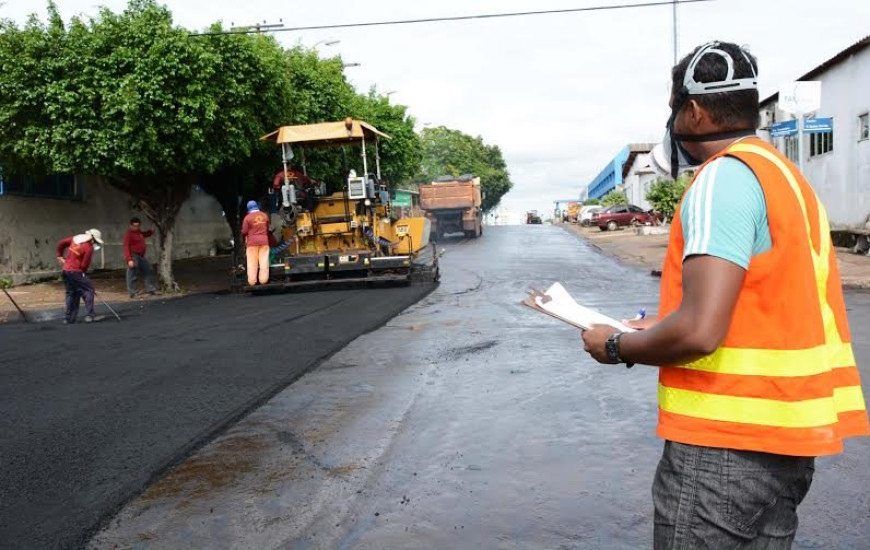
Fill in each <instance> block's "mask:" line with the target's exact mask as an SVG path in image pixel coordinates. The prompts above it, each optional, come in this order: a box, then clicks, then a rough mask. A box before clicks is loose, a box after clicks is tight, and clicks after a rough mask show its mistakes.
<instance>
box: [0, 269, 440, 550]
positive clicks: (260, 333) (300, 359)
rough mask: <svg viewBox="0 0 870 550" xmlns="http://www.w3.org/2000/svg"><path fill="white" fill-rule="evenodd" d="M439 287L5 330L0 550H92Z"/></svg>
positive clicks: (245, 300) (209, 300) (186, 308)
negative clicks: (218, 447)
mask: <svg viewBox="0 0 870 550" xmlns="http://www.w3.org/2000/svg"><path fill="white" fill-rule="evenodd" d="M430 288H431V287H425V286H414V287H406V288H391V289H373V290H369V291H367V292H366V291H362V290H355V291H331V292H322V293H307V294H294V295H286V294H285V295H278V296H264V297H250V296H216V295H199V296H193V297H188V298H183V299H179V300H170V301H165V302H164V303H151V304H149V305H145V306H143V307H142V309H139V308H138V306H137V307H136V308H135V309H134V310H133V311H129V310H128V311H125V314H124V315H125V320H124V321H123V322H122V323H118V322H116V321H115V320H113V319H110V320H106V321H103V322H101V323H97V324H93V325H85V324H77V325H70V326H64V325H61V324H60V322H58V321H55V322H50V323H41V324H35V325H23V324H20V325H14V326H0V379H2V381H3V382H2V384H0V548H3V549H6V548H10V549H16V550H19V549H25V548H38V549H44V548H71V547H80V546H81V545H83V544H84V543H85V542H86V540H87V537H88V536H89V535H90V534H91V533H92V532H93V531H94V530H95V529H96V528H97V527H98V525H99V522H100V520H101V519H102V518H106V517H108V516H110V515H111V514H112V513H113V512H114V511H115V510H116V509H118V507H120V506H121V505H122V504H123V503H124V502H125V501H127V500H129V499H130V498H131V497H133V496H134V495H135V494H137V493H138V492H140V491H141V490H142V488H143V487H144V486H145V484H146V483H147V482H149V481H150V480H151V479H152V478H153V476H154V475H155V474H156V473H159V472H161V471H163V470H165V469H166V468H167V467H169V466H171V465H173V464H174V463H175V462H177V461H178V459H179V458H180V457H183V456H186V455H187V454H188V453H189V452H190V451H191V450H192V449H194V448H196V447H197V446H199V445H201V444H202V443H203V442H204V441H208V440H210V439H211V438H212V437H213V436H214V434H215V433H216V432H218V431H219V430H222V429H223V428H224V427H226V426H227V425H228V424H229V423H231V422H232V421H233V420H235V419H237V418H238V417H239V416H240V415H242V414H243V413H245V412H247V411H249V410H250V409H251V408H252V407H255V406H256V405H258V404H260V403H262V402H263V400H265V399H267V398H269V397H270V396H272V395H273V394H274V393H275V392H276V391H278V390H280V389H282V388H283V387H285V386H286V385H287V384H288V383H289V382H290V381H292V380H294V379H295V378H297V377H298V376H299V375H300V374H301V373H303V372H304V371H305V370H306V369H308V368H310V367H311V366H312V365H314V364H316V362H317V361H319V360H321V359H322V358H324V357H326V356H328V355H329V354H331V353H333V352H335V351H337V350H339V349H341V348H342V347H343V346H344V345H345V344H346V343H347V342H349V341H351V340H353V339H354V338H356V337H357V336H358V335H360V334H363V333H365V332H367V331H369V330H372V329H374V328H376V327H378V326H380V325H381V324H383V323H384V322H385V321H387V320H388V319H390V318H391V317H392V316H393V315H395V314H396V313H398V312H400V311H402V310H403V309H405V308H406V307H407V306H408V305H410V304H413V303H414V302H416V301H417V300H418V299H419V298H420V297H421V296H423V295H425V294H426V292H428V291H429V290H430ZM128 305H129V304H128Z"/></svg>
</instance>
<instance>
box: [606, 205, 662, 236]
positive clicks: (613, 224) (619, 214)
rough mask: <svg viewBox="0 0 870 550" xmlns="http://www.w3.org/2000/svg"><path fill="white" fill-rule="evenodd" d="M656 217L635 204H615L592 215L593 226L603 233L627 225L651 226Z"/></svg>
mask: <svg viewBox="0 0 870 550" xmlns="http://www.w3.org/2000/svg"><path fill="white" fill-rule="evenodd" d="M654 221H655V217H654V216H653V215H652V214H650V213H649V212H646V211H645V210H644V209H643V208H640V207H639V206H635V205H633V204H615V205H613V206H609V207H607V208H605V209H604V210H602V211H601V212H598V213H596V214H593V215H592V224H593V225H597V226H598V228H599V229H600V230H602V231H616V230H617V229H618V228H619V227H625V226H627V225H651V224H652V223H653V222H654Z"/></svg>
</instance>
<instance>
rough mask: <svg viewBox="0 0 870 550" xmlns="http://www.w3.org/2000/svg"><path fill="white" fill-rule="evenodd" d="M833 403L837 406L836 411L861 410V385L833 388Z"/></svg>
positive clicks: (862, 408)
mask: <svg viewBox="0 0 870 550" xmlns="http://www.w3.org/2000/svg"><path fill="white" fill-rule="evenodd" d="M834 403H835V404H836V406H837V412H838V413H843V412H849V411H863V410H864V409H865V408H866V407H865V405H864V392H862V391H861V386H849V387H848V388H834Z"/></svg>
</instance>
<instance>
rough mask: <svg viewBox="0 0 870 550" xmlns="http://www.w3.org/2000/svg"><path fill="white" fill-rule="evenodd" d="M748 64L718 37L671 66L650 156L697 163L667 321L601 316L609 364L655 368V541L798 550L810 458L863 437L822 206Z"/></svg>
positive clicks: (671, 266)
mask: <svg viewBox="0 0 870 550" xmlns="http://www.w3.org/2000/svg"><path fill="white" fill-rule="evenodd" d="M757 75H758V71H757V64H756V60H755V58H754V57H753V56H752V55H751V54H750V53H749V52H748V51H747V50H746V49H744V48H742V47H740V46H737V45H736V44H730V43H725V42H711V43H708V44H705V45H703V46H700V47H698V48H696V49H695V50H694V52H693V53H692V54H691V55H689V56H687V57H686V58H684V59H683V60H682V61H681V62H680V63H679V64H677V65H676V66H675V67H674V68H673V71H672V78H673V82H672V92H671V100H670V106H671V117H670V120H669V122H668V126H667V132H666V134H665V138H664V141H663V144H662V145H661V146H659V147H658V148H656V150H654V151H653V153H652V160H653V164H654V165H657V166H660V167H662V168H666V169H668V170H669V171H670V176H671V177H674V178H676V176H677V175H678V173H679V172H680V171H682V170H683V169H686V168H690V167H697V166H700V168H698V169H697V171H696V172H695V175H694V179H693V180H692V183H691V184H690V185H689V187H688V188H687V190H686V192H685V194H684V195H683V199H682V203H681V205H680V207H679V208H678V210H677V213H676V215H675V217H674V219H673V223H672V225H671V234H670V242H669V244H668V251H667V257H666V260H665V265H664V270H663V274H662V282H661V298H660V300H661V301H660V305H659V315H658V319H657V320H654V321H650V322H637V323H635V327H634V328H638V329H643V330H638V331H636V332H624V333H620V332H618V331H616V330H615V329H613V328H612V327H607V326H595V327H593V328H592V329H591V330H588V331H585V332H584V333H583V340H584V342H585V349H586V351H588V352H589V353H590V354H591V355H592V357H593V358H595V359H596V360H597V361H599V362H601V363H608V364H617V363H629V364H632V363H642V364H646V365H657V366H659V367H660V368H659V384H658V401H659V422H658V430H657V432H658V435H659V436H660V437H662V438H663V439H664V440H665V445H664V451H663V454H662V457H661V460H660V461H659V465H658V469H657V471H656V475H655V480H654V482H653V503H654V507H655V521H654V523H655V526H654V540H655V544H654V546H655V548H661V549H664V548H729V549H733V548H759V549H760V548H765V549H785V548H790V547H791V544H792V541H793V539H794V536H795V532H796V529H797V524H798V517H797V507H798V505H799V504H800V503H801V501H802V500H803V498H804V496H805V495H806V494H807V492H808V490H809V488H810V483H811V482H812V479H813V472H814V466H815V463H814V457H817V456H822V455H832V454H837V453H840V452H842V450H843V440H844V439H845V438H847V437H851V436H860V435H868V434H870V429H868V421H867V413H866V409H865V404H864V399H863V395H862V392H861V386H860V380H859V375H858V370H857V368H856V366H855V358H854V355H853V353H852V347H851V344H850V341H851V340H850V334H849V324H848V320H847V318H846V308H845V306H844V302H843V293H842V289H841V283H840V275H839V271H838V268H837V258H836V255H835V253H834V248H833V246H832V244H831V237H830V228H829V226H828V219H827V215H826V213H825V209H824V206H823V205H822V204H821V202H820V201H819V200H818V198H817V196H816V194H815V192H814V191H813V188H812V187H811V186H810V184H809V183H808V182H807V180H806V179H805V178H804V177H803V175H802V174H801V173H800V172H799V170H798V169H797V167H796V166H795V165H794V164H792V162H790V161H789V160H788V159H787V158H786V157H784V156H783V155H782V154H780V153H779V152H778V151H777V150H776V149H774V148H773V147H771V146H770V145H768V144H767V143H765V142H763V141H762V140H760V139H758V138H757V137H756V136H755V131H756V129H757V127H758V117H759V109H758V82H757Z"/></svg>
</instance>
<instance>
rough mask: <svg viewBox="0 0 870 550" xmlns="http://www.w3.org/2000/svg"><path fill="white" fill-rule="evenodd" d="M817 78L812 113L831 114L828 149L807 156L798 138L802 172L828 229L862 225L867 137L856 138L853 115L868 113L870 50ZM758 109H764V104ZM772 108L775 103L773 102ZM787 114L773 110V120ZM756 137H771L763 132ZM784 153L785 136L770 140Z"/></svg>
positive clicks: (869, 202)
mask: <svg viewBox="0 0 870 550" xmlns="http://www.w3.org/2000/svg"><path fill="white" fill-rule="evenodd" d="M816 79H817V80H820V81H821V82H822V101H821V108H820V109H819V111H818V113H817V114H816V116H817V117H819V118H821V117H833V119H834V148H833V150H832V151H831V152H829V153H825V154H823V155H820V156H816V157H810V156H809V151H810V141H809V136H804V158H805V159H806V164H805V166H806V168H805V174H804V175H805V176H806V177H807V179H808V180H809V182H810V184H812V186H813V188H815V190H816V193H817V194H818V195H819V198H820V199H821V200H822V203H824V205H825V207H826V209H827V212H828V217H829V218H830V221H831V225H832V226H833V227H848V226H858V225H863V224H864V222H865V221H866V220H867V216H868V215H870V140H866V139H865V140H862V141H859V139H858V116H859V115H861V114H864V113H867V112H868V111H870V94H868V92H867V90H870V48H865V49H864V50H862V51H859V52H857V53H855V54H853V55H852V56H850V57H848V58H846V59H844V60H843V61H842V62H840V63H838V64H837V65H834V66H833V67H831V68H830V69H828V70H827V71H825V72H824V73H822V74H821V75H819V76H817V77H816ZM765 107H766V108H764V109H762V112H764V111H765V110H770V107H771V106H765ZM774 108H775V106H774ZM790 118H792V117H791V116H790V115H787V114H785V113H783V112H782V111H779V110H778V109H776V112H775V122H782V121H785V120H789V119H790ZM761 135H762V137H765V138H766V139H767V140H768V141H771V140H770V138H769V137H767V136H769V133H768V132H762V133H761ZM772 142H773V144H774V145H775V146H776V147H777V149H779V150H780V151H782V152H785V138H776V139H774V140H772Z"/></svg>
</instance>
